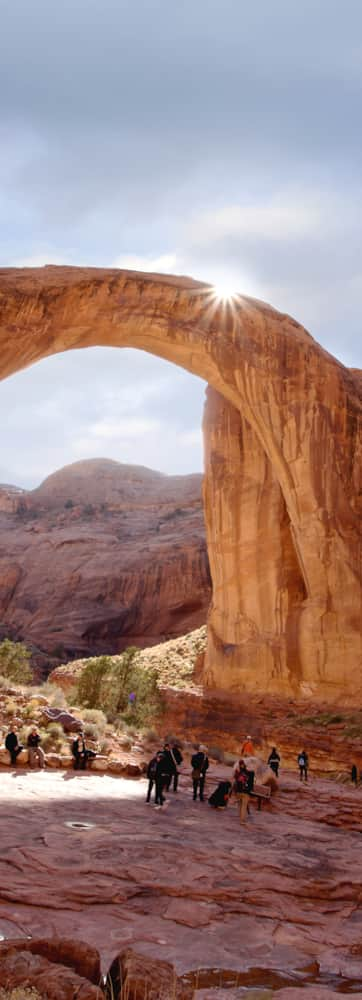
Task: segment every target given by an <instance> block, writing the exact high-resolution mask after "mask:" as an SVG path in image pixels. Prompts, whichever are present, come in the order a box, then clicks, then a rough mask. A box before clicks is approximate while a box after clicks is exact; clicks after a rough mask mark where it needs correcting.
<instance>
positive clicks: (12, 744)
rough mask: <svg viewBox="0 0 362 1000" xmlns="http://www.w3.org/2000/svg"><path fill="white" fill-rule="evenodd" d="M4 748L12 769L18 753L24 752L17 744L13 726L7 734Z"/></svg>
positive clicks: (20, 745) (19, 744)
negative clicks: (7, 752)
mask: <svg viewBox="0 0 362 1000" xmlns="http://www.w3.org/2000/svg"><path fill="white" fill-rule="evenodd" d="M5 746H6V749H7V750H8V751H9V754H10V763H11V764H12V766H13V767H16V760H17V757H18V756H19V753H21V751H22V750H24V747H23V746H22V744H21V743H19V740H18V736H17V732H16V727H15V726H14V725H13V726H10V732H9V733H8V734H7V737H6V740H5Z"/></svg>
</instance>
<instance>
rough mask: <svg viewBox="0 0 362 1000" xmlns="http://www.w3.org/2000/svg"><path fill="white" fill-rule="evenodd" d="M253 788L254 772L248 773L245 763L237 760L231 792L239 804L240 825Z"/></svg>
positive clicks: (243, 819)
mask: <svg viewBox="0 0 362 1000" xmlns="http://www.w3.org/2000/svg"><path fill="white" fill-rule="evenodd" d="M253 787H254V771H249V770H248V768H247V766H246V764H245V761H244V760H242V759H241V760H239V764H238V766H237V768H236V770H235V773H234V785H233V792H234V795H235V798H236V799H237V800H238V802H239V816H240V823H244V821H245V819H246V816H247V813H248V810H249V793H250V792H252V791H253Z"/></svg>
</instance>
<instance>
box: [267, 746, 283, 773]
mask: <svg viewBox="0 0 362 1000" xmlns="http://www.w3.org/2000/svg"><path fill="white" fill-rule="evenodd" d="M268 764H269V767H270V768H271V769H272V771H274V774H275V775H276V776H277V777H278V771H279V764H280V756H279V754H278V751H277V750H276V749H275V747H273V748H272V751H271V753H270V754H269V757H268Z"/></svg>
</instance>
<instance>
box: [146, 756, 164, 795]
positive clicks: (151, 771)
mask: <svg viewBox="0 0 362 1000" xmlns="http://www.w3.org/2000/svg"><path fill="white" fill-rule="evenodd" d="M161 757H162V751H161V750H159V751H158V753H156V756H155V757H152V760H150V762H149V765H148V768H147V777H148V789H147V797H146V802H150V801H151V792H152V789H153V786H154V784H155V782H156V775H157V765H158V763H159V761H160V760H161ZM156 793H157V789H155V801H156Z"/></svg>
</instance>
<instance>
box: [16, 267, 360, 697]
mask: <svg viewBox="0 0 362 1000" xmlns="http://www.w3.org/2000/svg"><path fill="white" fill-rule="evenodd" d="M94 345H108V346H113V347H116V346H119V347H138V348H141V349H143V350H145V351H148V352H151V353H153V354H157V355H159V356H160V357H163V358H166V359H167V360H169V361H173V362H175V363H176V364H178V365H181V366H182V367H184V368H186V369H188V370H189V371H191V372H193V373H194V374H197V375H200V376H201V377H202V378H204V379H205V380H206V381H207V382H208V383H209V385H210V387H211V388H210V389H209V390H208V401H207V405H206V412H205V421H204V429H205V449H206V476H205V510H206V522H207V533H208V547H209V554H210V563H211V572H212V578H213V595H214V596H213V606H212V609H211V612H210V619H209V646H208V655H207V661H206V666H205V680H206V682H207V683H208V684H209V685H210V686H218V687H225V688H228V689H233V688H235V689H240V688H246V689H248V690H258V689H259V690H263V691H274V692H284V693H289V694H290V693H293V694H295V695H297V694H307V695H312V694H313V693H314V692H318V694H319V695H321V696H322V697H326V698H329V699H330V700H333V699H334V698H339V699H341V698H343V699H344V700H346V701H348V700H352V699H354V698H355V697H357V696H358V695H361V693H362V679H361V655H360V654H361V609H362V602H361V536H360V531H359V525H360V520H359V519H360V514H361V507H360V506H359V504H360V498H361V485H360V468H361V434H360V427H361V424H360V419H361V378H360V376H361V373H359V372H356V371H351V370H348V369H346V368H345V367H344V366H343V365H341V364H340V363H338V362H337V361H336V360H335V359H334V358H333V357H331V356H330V355H329V354H327V353H326V352H325V351H324V350H322V348H321V347H319V345H318V344H316V342H315V341H314V340H313V339H312V337H310V336H309V334H308V333H306V331H305V330H303V328H302V327H300V326H299V325H298V324H297V323H296V322H295V321H294V320H293V319H291V318H290V317H289V316H285V315H283V314H281V313H278V312H276V311H275V310H274V309H272V308H271V307H270V306H268V305H266V304H265V303H262V302H258V301H256V300H253V299H249V298H242V297H239V298H238V300H237V302H236V303H235V305H234V308H233V309H231V308H230V307H229V306H225V305H222V304H217V303H216V302H215V300H213V299H212V296H211V289H210V286H206V285H204V284H202V283H200V282H195V281H192V280H191V279H189V278H176V277H166V276H159V275H158V276H157V275H149V274H140V273H136V272H129V271H118V270H100V269H92V268H59V267H48V268H42V269H27V270H17V269H4V270H2V271H0V347H1V352H0V376H1V377H5V376H7V375H9V374H11V373H12V372H15V371H16V370H18V369H20V368H23V367H25V366H27V365H29V364H32V363H33V362H35V361H37V360H39V359H40V358H43V357H45V356H48V355H51V354H55V353H57V352H60V351H65V350H71V349H72V348H80V347H89V346H94Z"/></svg>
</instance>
